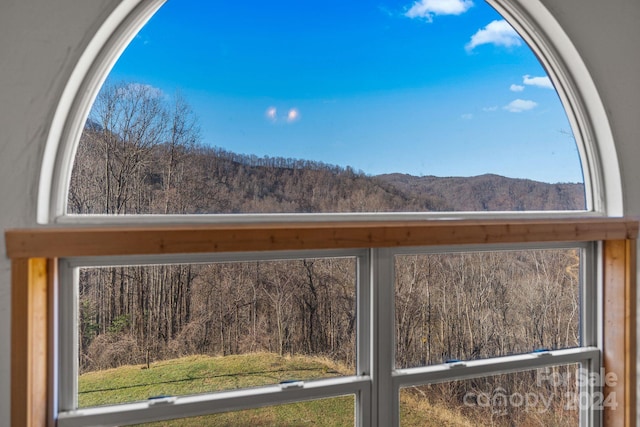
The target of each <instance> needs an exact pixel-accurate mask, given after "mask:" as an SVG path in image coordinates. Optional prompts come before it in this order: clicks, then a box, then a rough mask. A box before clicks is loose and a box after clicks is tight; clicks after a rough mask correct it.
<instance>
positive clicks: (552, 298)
mask: <svg viewBox="0 0 640 427" xmlns="http://www.w3.org/2000/svg"><path fill="white" fill-rule="evenodd" d="M580 254H581V250H580V249H543V250H517V251H495V252H462V253H436V254H418V255H398V256H396V259H395V272H396V273H395V274H396V278H395V306H396V307H395V309H396V311H395V326H396V367H398V368H410V367H417V366H424V365H430V364H437V363H444V362H446V361H448V360H470V359H481V358H487V357H495V356H504V355H509V354H517V353H528V352H532V351H534V350H539V349H558V348H567V347H575V346H578V345H579V344H580V327H579V326H580V280H581V274H580V271H581V268H580V264H581V256H580Z"/></svg>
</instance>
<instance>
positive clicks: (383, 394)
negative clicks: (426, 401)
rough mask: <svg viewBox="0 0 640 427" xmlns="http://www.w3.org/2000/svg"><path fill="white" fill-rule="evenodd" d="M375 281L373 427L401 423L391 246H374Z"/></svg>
mask: <svg viewBox="0 0 640 427" xmlns="http://www.w3.org/2000/svg"><path fill="white" fill-rule="evenodd" d="M371 252H372V257H371V258H372V260H373V266H372V271H373V273H372V275H373V277H372V283H373V294H374V301H373V302H374V304H373V307H374V317H373V322H372V326H373V328H374V334H373V335H374V337H375V342H374V345H373V349H374V351H373V355H374V357H373V363H372V365H373V367H372V372H373V373H374V380H373V384H372V386H373V388H374V395H375V396H376V398H375V401H376V402H375V404H374V408H375V409H374V411H376V413H377V423H376V422H374V423H373V425H374V426H378V427H383V426H397V425H398V424H399V419H400V417H399V403H398V393H397V390H395V389H394V387H393V379H392V375H393V371H394V369H393V367H394V350H395V331H394V329H395V328H394V325H395V323H394V305H395V299H394V287H393V283H394V282H393V275H394V271H393V270H394V268H393V252H392V250H391V249H387V248H380V249H372V250H371Z"/></svg>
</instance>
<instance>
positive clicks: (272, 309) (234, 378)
mask: <svg viewBox="0 0 640 427" xmlns="http://www.w3.org/2000/svg"><path fill="white" fill-rule="evenodd" d="M355 281H356V260H355V258H347V257H345V258H314V259H299V260H283V261H252V262H224V263H222V262H221V263H211V264H184V265H157V266H129V267H100V268H82V269H81V270H80V283H79V294H80V301H79V307H80V315H79V331H78V335H79V341H80V342H79V357H80V360H79V367H80V372H79V374H80V376H79V379H78V382H79V396H78V399H79V406H80V407H85V406H94V405H103V404H112V403H121V402H127V401H135V400H145V399H148V398H150V397H153V396H159V395H165V396H166V395H168V396H172V395H184V394H193V393H203V392H215V391H220V390H230V389H237V388H246V387H256V386H261V385H268V384H277V383H279V382H281V381H288V380H313V379H319V378H330V377H335V376H341V375H353V374H354V373H355V343H356V330H355V327H356V318H355V312H356V301H355V293H356V284H355Z"/></svg>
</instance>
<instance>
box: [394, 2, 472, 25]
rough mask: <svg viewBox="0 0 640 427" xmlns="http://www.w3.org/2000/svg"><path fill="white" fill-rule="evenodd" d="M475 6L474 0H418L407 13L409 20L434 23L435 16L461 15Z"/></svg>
mask: <svg viewBox="0 0 640 427" xmlns="http://www.w3.org/2000/svg"><path fill="white" fill-rule="evenodd" d="M472 6H473V1H472V0H418V1H416V2H415V3H413V6H411V8H410V9H409V10H408V11H407V13H405V16H408V17H409V18H424V19H426V20H427V22H432V21H433V17H434V16H440V15H461V14H463V13H465V12H466V11H467V10H469V8H471V7H472Z"/></svg>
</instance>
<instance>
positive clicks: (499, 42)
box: [465, 19, 522, 52]
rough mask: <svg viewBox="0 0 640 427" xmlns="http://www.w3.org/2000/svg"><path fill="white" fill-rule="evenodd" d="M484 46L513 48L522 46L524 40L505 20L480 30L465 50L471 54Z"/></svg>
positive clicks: (494, 22)
mask: <svg viewBox="0 0 640 427" xmlns="http://www.w3.org/2000/svg"><path fill="white" fill-rule="evenodd" d="M483 44H493V45H496V46H503V47H512V46H520V45H521V44H522V39H521V38H520V36H519V35H518V33H516V30H514V29H513V27H512V26H511V25H509V23H508V22H507V21H505V20H504V19H502V20H499V21H492V22H490V23H489V24H488V25H487V26H486V27H484V28H482V29H480V30H478V31H477V32H476V33H475V34H474V35H473V36H471V40H470V41H469V43H467V45H466V46H465V48H466V49H467V51H468V52H471V51H472V50H473V49H475V48H476V47H478V46H480V45H483Z"/></svg>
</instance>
